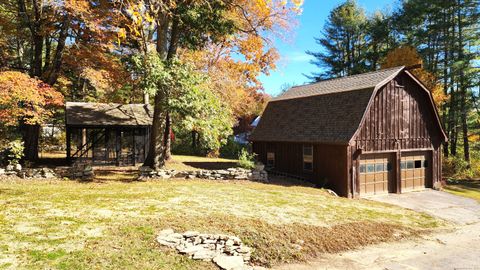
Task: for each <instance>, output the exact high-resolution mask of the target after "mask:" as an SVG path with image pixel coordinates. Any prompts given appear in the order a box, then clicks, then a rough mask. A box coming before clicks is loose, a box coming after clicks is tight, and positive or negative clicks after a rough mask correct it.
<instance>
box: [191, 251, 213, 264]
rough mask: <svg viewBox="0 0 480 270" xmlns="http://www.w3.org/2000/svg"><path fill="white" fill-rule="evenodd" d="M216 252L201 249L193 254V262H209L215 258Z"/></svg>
mask: <svg viewBox="0 0 480 270" xmlns="http://www.w3.org/2000/svg"><path fill="white" fill-rule="evenodd" d="M217 255H218V254H217V252H215V251H213V250H208V249H205V248H203V249H201V250H199V251H197V252H195V253H194V254H193V257H192V259H194V260H208V261H210V260H211V259H213V257H215V256H217Z"/></svg>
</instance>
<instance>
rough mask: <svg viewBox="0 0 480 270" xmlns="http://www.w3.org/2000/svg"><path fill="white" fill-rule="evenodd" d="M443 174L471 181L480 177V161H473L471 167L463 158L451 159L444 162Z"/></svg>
mask: <svg viewBox="0 0 480 270" xmlns="http://www.w3.org/2000/svg"><path fill="white" fill-rule="evenodd" d="M443 174H444V176H446V177H452V178H457V179H465V178H467V179H471V178H475V177H478V176H480V160H477V159H472V162H471V164H470V165H469V164H468V162H466V161H465V160H464V159H463V158H461V157H449V158H445V159H444V160H443Z"/></svg>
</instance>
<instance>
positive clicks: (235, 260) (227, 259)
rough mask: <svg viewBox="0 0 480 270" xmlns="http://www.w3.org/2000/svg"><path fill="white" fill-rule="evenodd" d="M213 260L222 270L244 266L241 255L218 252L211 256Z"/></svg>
mask: <svg viewBox="0 0 480 270" xmlns="http://www.w3.org/2000/svg"><path fill="white" fill-rule="evenodd" d="M213 262H214V263H216V264H217V265H218V267H220V268H221V269H224V270H233V269H238V268H239V267H244V266H245V263H244V262H243V257H242V256H227V255H222V254H220V255H217V256H215V257H214V258H213Z"/></svg>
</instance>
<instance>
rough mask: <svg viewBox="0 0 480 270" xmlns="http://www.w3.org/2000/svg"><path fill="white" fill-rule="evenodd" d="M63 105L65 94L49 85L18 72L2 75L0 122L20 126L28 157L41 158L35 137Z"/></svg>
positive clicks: (2, 73) (0, 75)
mask: <svg viewBox="0 0 480 270" xmlns="http://www.w3.org/2000/svg"><path fill="white" fill-rule="evenodd" d="M62 105H63V96H62V94H60V93H59V92H58V91H56V90H55V89H53V88H52V87H50V86H49V85H48V84H46V83H44V82H42V81H40V80H38V79H35V78H32V77H30V76H28V75H27V74H25V73H21V72H17V71H4V72H1V73H0V121H1V122H2V123H3V124H4V125H7V126H12V125H20V127H21V130H22V133H23V140H24V146H25V150H24V151H25V158H27V159H29V160H35V159H37V158H38V137H35V134H39V133H38V130H39V125H40V124H42V123H43V122H45V121H46V120H48V119H49V118H50V117H52V116H53V113H54V110H55V108H56V107H59V106H62ZM31 130H36V132H31Z"/></svg>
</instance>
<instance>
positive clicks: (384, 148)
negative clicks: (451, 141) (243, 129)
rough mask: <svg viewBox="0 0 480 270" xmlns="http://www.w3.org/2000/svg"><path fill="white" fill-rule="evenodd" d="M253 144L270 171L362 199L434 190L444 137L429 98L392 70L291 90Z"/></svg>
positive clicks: (267, 115) (277, 101) (275, 102)
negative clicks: (379, 195) (388, 194)
mask: <svg viewBox="0 0 480 270" xmlns="http://www.w3.org/2000/svg"><path fill="white" fill-rule="evenodd" d="M250 140H251V141H252V144H253V146H252V147H253V151H254V152H255V153H256V154H257V155H258V159H259V160H260V161H262V162H263V163H264V164H266V166H267V168H269V169H270V170H271V171H272V172H278V173H282V174H285V175H290V176H295V177H300V178H303V179H305V180H308V181H311V182H314V183H315V184H317V185H318V186H322V187H326V188H330V189H332V190H334V191H335V192H336V193H337V194H339V195H341V196H345V197H366V196H371V195H377V194H386V193H402V192H408V191H416V190H422V189H425V188H431V187H433V186H434V185H435V183H436V182H438V181H440V180H441V175H442V166H441V145H442V144H443V143H444V142H445V141H446V136H445V133H444V131H443V129H442V125H441V123H440V118H439V115H438V112H437V109H436V106H435V104H434V101H433V99H432V95H431V93H430V91H428V89H427V88H426V87H425V86H424V85H423V84H422V83H421V82H420V81H419V80H418V79H417V78H415V76H414V75H412V73H411V72H409V69H408V68H405V67H395V68H389V69H383V70H379V71H375V72H369V73H364V74H359V75H354V76H348V77H342V78H336V79H331V80H326V81H321V82H317V83H312V84H308V85H302V86H297V87H293V88H291V89H290V90H288V91H287V92H285V93H284V94H282V95H281V96H279V97H276V98H274V99H272V100H271V101H270V102H269V103H268V105H267V107H266V108H265V111H264V112H263V115H262V118H261V120H260V123H259V124H258V126H257V127H256V128H255V130H254V131H253V132H252V135H251V136H250Z"/></svg>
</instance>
